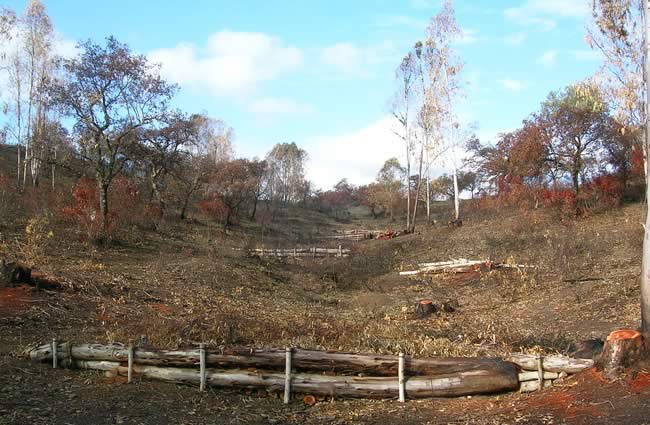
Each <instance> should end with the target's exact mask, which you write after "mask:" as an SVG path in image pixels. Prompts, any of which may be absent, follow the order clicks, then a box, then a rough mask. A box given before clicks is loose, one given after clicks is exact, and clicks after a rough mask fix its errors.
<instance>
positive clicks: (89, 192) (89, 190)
mask: <svg viewBox="0 0 650 425" xmlns="http://www.w3.org/2000/svg"><path fill="white" fill-rule="evenodd" d="M108 197H109V198H108V201H109V202H108V206H109V213H108V224H107V228H106V234H105V235H102V234H101V233H102V223H101V212H100V208H99V192H98V188H97V183H96V181H95V180H93V179H89V178H87V177H82V178H80V179H79V181H77V183H76V184H75V186H74V188H73V190H72V202H71V203H70V204H69V205H67V206H65V207H63V208H61V209H60V211H61V215H62V216H63V218H64V219H67V220H69V221H72V222H73V223H74V224H76V225H77V227H78V228H79V230H80V231H81V232H82V233H83V234H84V235H85V236H86V237H87V238H88V239H91V240H95V239H99V238H101V237H114V236H115V234H116V232H117V231H118V230H121V229H125V228H126V227H128V226H129V225H139V226H147V225H149V224H150V223H151V222H152V219H154V218H156V217H159V212H156V211H155V208H152V206H151V205H149V204H146V203H144V202H142V200H141V199H140V196H139V193H138V190H137V188H136V186H135V185H134V184H133V183H132V182H131V181H130V180H129V179H128V178H127V177H123V176H119V177H117V178H115V179H114V180H113V183H112V185H111V187H110V189H109V194H108Z"/></svg>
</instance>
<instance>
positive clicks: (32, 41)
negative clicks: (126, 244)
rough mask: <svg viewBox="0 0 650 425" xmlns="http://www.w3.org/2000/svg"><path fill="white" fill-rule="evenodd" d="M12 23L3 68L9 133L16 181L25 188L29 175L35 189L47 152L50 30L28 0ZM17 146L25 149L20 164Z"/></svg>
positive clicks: (51, 61)
mask: <svg viewBox="0 0 650 425" xmlns="http://www.w3.org/2000/svg"><path fill="white" fill-rule="evenodd" d="M5 21H7V20H6V19H5ZM13 22H14V28H13V30H12V31H11V32H12V33H13V35H14V36H15V43H14V46H13V49H11V51H10V53H9V60H8V62H9V66H8V67H7V71H8V77H9V78H8V80H9V88H10V90H9V91H10V97H11V99H12V102H11V105H10V108H8V109H10V110H11V111H12V112H13V126H11V127H10V132H11V134H12V136H13V138H14V140H15V141H16V145H17V149H18V164H17V168H18V169H17V174H18V177H17V181H18V183H19V184H20V181H21V172H22V183H23V185H24V184H26V182H27V174H28V171H29V173H30V176H31V180H32V184H34V185H36V184H37V183H38V175H39V171H40V168H41V164H42V163H43V162H44V156H45V155H46V154H47V152H48V151H49V149H48V147H47V140H46V139H45V138H44V137H43V136H44V134H45V128H46V126H47V125H48V122H49V121H50V118H49V117H48V113H49V108H48V105H47V102H46V99H45V90H44V87H45V83H46V81H47V79H48V78H49V76H50V75H51V74H52V73H53V72H54V71H53V69H54V67H55V64H56V60H55V59H54V55H53V53H52V42H53V28H52V24H51V22H50V18H49V16H48V15H47V13H46V12H45V7H44V6H43V4H42V3H41V2H40V1H38V0H30V1H29V3H28V4H27V7H26V8H25V11H24V13H23V15H21V16H19V17H18V18H16V19H15V20H14V21H13ZM4 26H5V27H6V25H4ZM21 145H24V146H25V157H24V161H22V164H21V159H22V158H21V151H22V149H21ZM21 168H22V170H21Z"/></svg>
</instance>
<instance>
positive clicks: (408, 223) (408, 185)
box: [406, 140, 411, 231]
mask: <svg viewBox="0 0 650 425" xmlns="http://www.w3.org/2000/svg"><path fill="white" fill-rule="evenodd" d="M406 144H407V146H406V230H408V231H410V230H411V157H410V155H411V152H410V149H409V148H408V140H407V141H406Z"/></svg>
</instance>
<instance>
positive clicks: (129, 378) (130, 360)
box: [126, 345, 133, 384]
mask: <svg viewBox="0 0 650 425" xmlns="http://www.w3.org/2000/svg"><path fill="white" fill-rule="evenodd" d="M127 367H128V370H127V375H126V382H128V383H129V384H130V383H131V381H132V380H133V345H129V355H128V358H127Z"/></svg>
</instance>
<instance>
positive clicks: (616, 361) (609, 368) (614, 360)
mask: <svg viewBox="0 0 650 425" xmlns="http://www.w3.org/2000/svg"><path fill="white" fill-rule="evenodd" d="M644 354H645V352H644V341H643V336H642V335H641V333H639V332H637V331H635V330H632V329H621V330H617V331H613V332H611V333H610V334H609V335H608V336H607V341H605V347H604V348H603V352H602V354H601V355H600V359H599V360H598V361H597V362H596V368H597V369H598V370H599V371H601V372H602V373H603V376H604V377H605V378H606V379H609V380H615V379H617V378H619V377H620V376H621V374H622V373H623V372H624V371H625V369H626V368H628V367H630V366H632V365H633V364H634V363H636V362H637V361H640V360H641V359H642V358H643V356H644Z"/></svg>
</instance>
